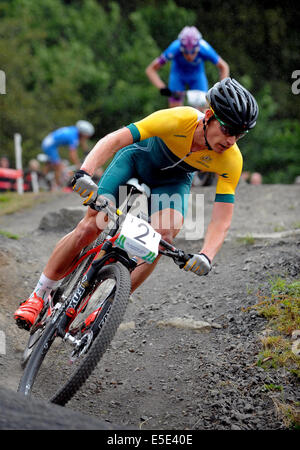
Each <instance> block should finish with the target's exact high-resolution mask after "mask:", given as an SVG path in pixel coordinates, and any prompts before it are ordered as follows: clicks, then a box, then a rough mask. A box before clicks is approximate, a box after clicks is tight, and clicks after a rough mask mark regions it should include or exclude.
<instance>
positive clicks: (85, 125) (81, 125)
mask: <svg viewBox="0 0 300 450" xmlns="http://www.w3.org/2000/svg"><path fill="white" fill-rule="evenodd" d="M76 127H77V128H78V131H79V133H80V134H83V135H84V136H88V137H90V136H93V134H94V133H95V128H94V127H93V125H92V124H91V123H90V122H88V121H87V120H78V121H77V122H76Z"/></svg>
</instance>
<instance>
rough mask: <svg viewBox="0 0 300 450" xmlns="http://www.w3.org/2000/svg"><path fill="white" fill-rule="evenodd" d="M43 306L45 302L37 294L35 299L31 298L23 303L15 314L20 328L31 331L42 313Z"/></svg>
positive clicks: (34, 295) (34, 296)
mask: <svg viewBox="0 0 300 450" xmlns="http://www.w3.org/2000/svg"><path fill="white" fill-rule="evenodd" d="M43 306H44V300H43V299H42V298H41V297H38V296H37V295H36V293H34V294H33V297H29V299H28V300H26V301H25V302H23V303H21V306H20V307H19V308H18V309H17V311H16V312H15V314H14V319H15V320H16V324H17V325H18V327H19V328H23V329H24V330H28V331H29V330H30V328H31V327H32V325H33V324H34V322H35V321H36V319H37V317H38V315H39V314H40V312H41V311H42V309H43Z"/></svg>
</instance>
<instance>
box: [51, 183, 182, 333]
mask: <svg viewBox="0 0 300 450" xmlns="http://www.w3.org/2000/svg"><path fill="white" fill-rule="evenodd" d="M135 193H139V192H138V191H137V190H136V189H135V188H131V191H130V193H129V195H128V197H127V200H126V202H125V206H124V209H125V211H124V212H123V211H121V210H120V209H118V208H116V207H114V206H112V205H109V203H108V200H106V199H104V200H103V199H101V200H100V201H99V199H97V200H96V201H95V202H94V203H93V204H91V205H90V206H91V207H92V208H93V209H94V210H96V211H98V212H100V211H104V212H106V213H107V214H108V216H109V217H110V218H113V220H114V224H113V226H112V228H111V229H110V230H109V234H108V236H107V237H106V239H105V240H104V242H103V243H102V244H100V245H99V246H97V247H95V248H93V249H91V250H90V251H88V252H87V253H86V254H85V255H83V256H82V257H81V258H80V259H79V260H78V261H77V262H76V263H75V264H74V266H73V267H72V268H71V269H70V270H69V272H68V273H66V275H65V276H67V275H68V274H70V273H71V272H73V271H74V270H75V269H76V267H78V265H79V264H81V262H82V261H83V260H84V259H85V258H87V257H88V256H89V255H91V254H92V253H95V257H94V259H93V261H92V263H91V265H90V266H89V268H88V269H87V271H86V273H85V274H84V276H83V278H82V280H81V281H80V283H79V285H78V287H77V289H76V290H75V292H74V294H73V295H72V298H71V299H70V300H69V301H66V305H65V308H64V313H65V316H64V318H63V320H61V321H60V324H59V327H58V335H59V336H61V337H64V336H65V334H66V332H67V331H68V329H69V327H70V325H71V323H72V322H73V320H74V319H75V317H76V316H77V314H78V311H77V309H78V306H79V305H80V303H81V302H82V300H83V299H84V298H85V297H86V296H87V295H88V294H89V293H90V290H91V287H92V286H93V283H94V281H95V280H96V278H97V274H98V272H99V270H100V269H101V268H102V267H103V266H104V265H105V264H110V263H112V262H116V261H119V262H121V263H122V264H123V265H125V266H126V267H127V268H128V270H129V271H130V272H132V271H133V270H134V269H135V267H136V266H137V261H138V260H137V258H136V257H129V255H128V253H127V252H126V251H125V250H122V249H120V248H119V247H116V246H114V243H115V241H116V240H117V238H118V236H119V233H118V230H119V225H120V220H122V219H125V217H126V214H127V212H128V210H129V208H130V206H131V204H130V200H131V198H132V195H133V194H135ZM160 246H161V247H162V249H160V250H159V253H160V254H163V255H165V256H169V257H171V258H173V260H174V262H175V263H176V264H177V265H179V267H180V268H182V267H183V266H184V264H185V262H186V261H187V260H188V259H189V255H186V254H185V253H184V252H183V251H182V250H179V249H177V248H176V247H174V246H172V245H171V244H169V243H168V242H166V241H165V240H163V239H161V240H160ZM82 308H84V306H83V307H82Z"/></svg>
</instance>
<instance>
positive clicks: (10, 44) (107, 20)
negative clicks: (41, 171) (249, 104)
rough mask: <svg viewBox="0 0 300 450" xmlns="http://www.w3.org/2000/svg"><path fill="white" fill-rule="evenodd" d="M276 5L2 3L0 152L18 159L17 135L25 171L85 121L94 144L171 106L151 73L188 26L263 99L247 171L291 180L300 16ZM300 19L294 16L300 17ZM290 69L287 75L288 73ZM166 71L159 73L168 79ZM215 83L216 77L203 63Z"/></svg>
mask: <svg viewBox="0 0 300 450" xmlns="http://www.w3.org/2000/svg"><path fill="white" fill-rule="evenodd" d="M289 6H290V5H288V6H283V5H282V4H281V3H280V2H277V1H274V2H273V4H272V6H271V7H269V8H265V7H264V5H262V4H261V3H259V2H258V1H254V2H252V3H251V4H249V3H236V2H234V1H233V0H228V2H227V4H226V5H224V3H223V2H221V0H216V1H215V2H209V1H207V0H202V1H201V2H199V1H194V0H189V1H184V0H182V1H180V0H177V1H175V0H168V1H167V2H158V0H149V1H147V2H144V1H141V0H132V1H130V2H128V1H125V0H124V1H123V0H120V1H118V2H117V1H110V0H106V1H101V2H100V1H96V0H85V1H83V0H69V1H63V0H43V1H42V2H37V1H36V0H3V1H1V2H0V19H1V28H0V69H1V70H4V71H5V74H6V82H7V86H6V92H7V94H6V95H1V96H0V120H1V124H2V127H1V129H0V149H1V154H2V153H3V154H7V155H8V156H9V157H10V159H11V161H12V162H13V134H14V133H16V132H18V133H21V135H22V137H23V148H24V160H25V164H26V163H27V162H28V161H29V159H31V158H32V157H34V156H36V154H37V153H39V152H40V143H41V141H42V139H43V137H45V136H46V135H47V134H48V133H49V132H50V131H52V130H53V129H55V128H58V127H60V126H65V125H71V124H73V123H74V122H75V121H76V120H78V119H80V118H82V119H87V120H90V121H91V122H93V124H94V125H95V127H96V135H95V139H98V138H99V137H101V136H103V135H105V134H106V133H108V132H110V131H112V130H115V129H116V128H119V127H121V126H124V125H127V124H128V123H130V122H133V121H135V120H138V119H140V118H142V117H144V116H146V115H148V114H149V113H151V112H153V111H154V110H156V109H161V108H165V107H167V102H166V98H163V97H161V96H160V95H159V93H158V91H157V89H156V88H155V87H153V86H152V85H151V83H150V82H149V80H148V78H147V77H146V74H145V68H146V67H147V65H148V64H149V63H150V62H151V61H152V60H153V59H154V58H155V57H157V56H158V55H159V54H160V53H161V52H162V51H163V50H164V49H165V48H166V47H167V46H168V45H169V44H170V42H172V41H173V40H174V39H175V38H176V37H177V35H178V33H179V31H180V30H181V29H182V28H183V27H184V26H185V25H196V26H197V27H198V28H199V29H200V30H201V32H202V34H203V36H204V38H205V39H206V40H207V41H208V42H209V43H210V44H211V45H212V46H213V47H214V48H215V49H216V51H217V52H218V53H219V54H220V55H221V56H222V57H223V58H224V59H225V60H226V61H227V62H228V63H229V65H230V70H231V75H232V76H234V77H235V78H237V79H238V80H240V81H241V82H242V83H244V84H245V85H246V86H247V87H249V89H250V90H251V91H253V93H254V94H255V95H256V96H257V99H258V102H259V106H260V115H259V120H258V123H257V126H256V128H255V130H254V131H253V132H251V133H249V135H248V136H247V137H246V138H245V139H244V140H243V141H240V147H241V150H242V153H243V155H244V169H245V170H249V171H259V172H261V173H262V174H263V176H264V182H277V183H290V182H293V181H294V178H295V177H296V176H297V175H299V172H300V160H299V158H300V155H299V151H298V147H299V144H298V142H299V137H300V123H299V119H300V109H299V108H296V107H295V106H294V104H295V102H296V100H298V99H297V96H295V95H293V94H292V92H291V73H292V71H293V70H296V69H299V67H297V59H296V55H297V52H296V51H295V48H297V47H299V45H298V43H299V33H298V32H297V24H298V19H299V12H298V10H295V11H292V10H289ZM297 18H298V19H297ZM283 67H284V71H285V73H282V68H283ZM169 70H170V65H169V64H166V65H165V66H164V67H163V68H162V69H161V71H160V75H161V77H162V78H163V79H164V80H165V81H166V82H167V80H168V74H169ZM206 71H207V76H208V80H209V84H210V85H211V84H213V83H214V82H216V81H217V80H218V70H217V68H216V67H215V66H214V65H213V64H210V63H207V64H206Z"/></svg>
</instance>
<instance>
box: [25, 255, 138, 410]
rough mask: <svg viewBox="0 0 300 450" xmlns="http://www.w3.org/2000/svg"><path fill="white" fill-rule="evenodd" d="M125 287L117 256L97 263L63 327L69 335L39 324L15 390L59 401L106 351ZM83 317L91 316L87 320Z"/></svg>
mask: <svg viewBox="0 0 300 450" xmlns="http://www.w3.org/2000/svg"><path fill="white" fill-rule="evenodd" d="M130 291H131V280H130V274H129V271H128V269H127V268H126V267H125V266H123V265H122V264H121V263H119V262H117V263H114V264H109V265H107V266H104V267H102V269H100V270H99V272H98V274H97V277H96V281H95V283H94V286H93V289H92V291H91V292H90V293H89V295H88V298H86V299H83V300H82V302H81V305H79V308H78V310H79V311H80V312H79V313H78V315H77V317H76V319H75V320H74V322H73V323H72V324H71V326H70V329H69V333H68V335H69V337H70V336H71V339H68V340H67V339H62V338H60V337H58V336H57V333H55V331H54V332H52V333H50V332H48V333H47V332H46V330H45V333H44V336H42V337H41V338H40V340H39V343H38V345H37V346H36V348H35V349H34V351H33V353H32V355H31V357H30V359H29V361H28V363H27V366H26V368H25V371H24V373H23V377H22V379H21V382H20V386H19V391H20V392H22V393H24V394H25V395H30V394H32V395H33V396H36V397H39V398H43V399H44V400H50V401H52V402H53V403H56V404H59V405H65V404H66V403H67V402H68V401H69V400H70V399H71V398H72V397H73V396H74V395H75V393H76V392H77V391H78V390H79V389H80V388H81V386H82V385H83V384H84V383H85V381H86V380H87V379H88V377H89V376H90V374H91V373H92V371H93V370H94V369H95V367H96V365H97V364H98V362H99V361H100V359H101V357H102V356H103V355H104V353H105V352H106V350H107V348H108V346H109V344H110V343H111V341H112V339H113V337H114V335H115V333H116V331H117V329H118V327H119V325H120V324H121V322H122V320H123V317H124V314H125V311H126V307H127V304H128V300H129V296H130ZM89 317H93V321H91V323H88V322H89V321H88V318H89ZM57 323H58V322H57ZM56 327H57V326H56Z"/></svg>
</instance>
